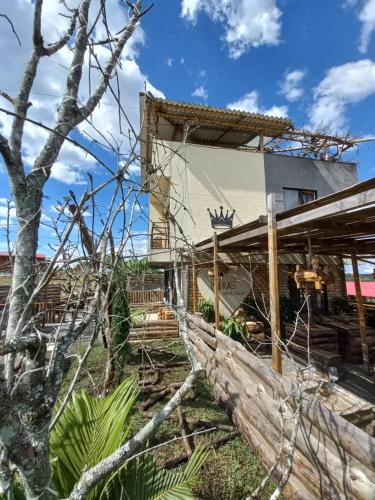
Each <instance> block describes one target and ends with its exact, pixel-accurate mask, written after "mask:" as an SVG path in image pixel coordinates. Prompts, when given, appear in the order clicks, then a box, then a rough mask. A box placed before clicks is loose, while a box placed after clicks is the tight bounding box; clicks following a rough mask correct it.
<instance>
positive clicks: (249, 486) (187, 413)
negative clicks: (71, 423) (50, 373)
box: [60, 339, 275, 500]
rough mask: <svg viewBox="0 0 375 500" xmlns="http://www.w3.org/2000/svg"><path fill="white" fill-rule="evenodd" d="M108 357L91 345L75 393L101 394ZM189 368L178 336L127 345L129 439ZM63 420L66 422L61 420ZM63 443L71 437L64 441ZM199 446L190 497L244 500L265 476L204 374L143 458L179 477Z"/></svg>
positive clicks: (263, 495)
mask: <svg viewBox="0 0 375 500" xmlns="http://www.w3.org/2000/svg"><path fill="white" fill-rule="evenodd" d="M84 350H85V346H84V345H81V346H75V354H78V355H82V354H83V352H84ZM106 357H107V353H106V350H105V349H104V348H103V347H102V346H100V345H97V346H95V347H94V348H93V349H92V351H91V353H90V355H89V356H88V359H87V362H86V364H85V367H84V369H83V371H82V372H81V376H80V379H79V380H78V382H77V384H76V387H75V395H77V394H79V393H80V392H81V391H82V390H84V391H87V394H88V395H90V396H91V397H95V398H98V397H99V396H100V393H101V390H102V387H103V383H104V372H105V365H106ZM72 360H73V361H72V363H71V366H70V368H69V371H68V372H67V374H66V375H65V378H64V383H63V387H62V394H61V397H62V398H63V394H64V393H65V392H66V391H67V389H68V387H69V385H70V382H71V380H72V378H73V377H74V374H75V372H76V368H77V363H76V361H75V360H74V358H72ZM189 370H190V365H189V364H188V362H187V358H186V354H185V350H184V348H183V346H182V343H181V341H180V340H178V339H177V340H172V339H161V340H160V341H157V342H153V343H152V344H149V345H148V346H147V347H141V346H140V345H135V344H133V345H132V346H131V347H130V348H129V349H128V351H127V355H126V359H125V362H124V370H123V373H122V375H121V376H122V381H120V384H123V383H124V382H123V380H133V381H135V384H136V386H137V389H136V391H137V392H138V391H139V392H138V395H137V397H135V398H134V403H133V404H132V405H131V410H130V411H129V414H128V415H127V416H126V418H125V419H124V426H123V428H124V429H125V428H126V429H127V436H128V437H130V436H131V435H133V434H134V433H136V432H137V431H138V430H139V429H141V428H142V427H143V426H144V425H145V424H146V423H147V422H148V420H149V418H150V417H152V416H153V415H154V414H155V412H157V410H158V409H160V408H161V407H162V406H163V405H164V404H165V403H166V401H167V400H168V399H169V398H170V397H171V394H172V393H173V390H174V389H175V388H177V387H179V385H181V384H182V382H183V381H184V380H185V378H186V376H187V374H188V372H189ZM125 384H126V382H125ZM114 391H115V392H116V389H114ZM75 397H76V396H73V402H74V400H75ZM107 397H108V396H107ZM109 397H110V396H109ZM61 422H64V419H63V418H62V420H61ZM117 430H119V429H117ZM182 436H184V438H182ZM60 442H61V440H60ZM66 442H69V440H66V439H65V440H64V443H66ZM200 445H204V447H205V450H207V455H205V456H204V457H203V459H202V460H201V462H199V460H198V465H197V467H196V470H195V471H194V473H193V474H192V476H191V481H188V485H189V488H190V487H191V493H192V495H193V497H196V498H200V499H207V500H208V499H212V498H215V499H219V500H230V499H245V498H247V497H248V496H249V495H251V493H252V492H254V491H255V490H256V488H257V487H258V486H259V484H260V483H261V481H262V479H263V478H264V476H265V471H264V469H263V468H262V466H261V464H260V463H259V461H258V460H257V458H256V457H255V456H254V454H253V453H252V452H251V449H250V448H249V446H248V444H247V443H246V442H245V441H244V440H243V439H242V438H241V437H240V435H239V434H238V432H237V431H236V429H235V428H234V427H233V425H232V423H231V421H230V419H229V418H228V416H227V415H226V413H225V412H224V411H223V410H221V409H220V408H219V407H218V405H217V403H216V402H215V400H214V398H213V396H212V393H211V387H210V384H209V382H208V381H207V379H206V378H205V377H201V378H198V380H197V383H196V384H195V386H194V388H193V390H192V391H190V394H189V395H188V397H187V398H186V399H185V401H184V402H183V403H182V405H181V407H180V409H179V410H178V411H176V412H175V413H174V414H172V416H171V418H170V419H169V420H167V421H166V422H164V423H163V424H162V426H161V427H160V428H159V430H158V431H157V432H156V433H155V434H154V435H153V437H152V439H151V440H150V441H149V442H148V445H147V448H148V449H151V450H152V451H150V452H147V454H146V455H145V456H146V457H149V456H150V455H151V456H152V457H153V458H154V459H155V460H156V464H157V468H158V470H161V471H168V472H169V473H170V474H173V476H177V475H178V474H181V473H183V471H186V469H187V466H186V463H187V462H188V458H189V455H191V453H192V452H193V450H194V449H195V450H197V451H198V452H199V450H200V449H201V448H200ZM189 447H190V452H189ZM197 451H196V452H195V453H197ZM135 460H136V459H135ZM130 463H131V462H130ZM167 482H168V481H167ZM274 487H275V485H274V484H273V482H272V481H271V482H269V483H268V484H267V486H266V487H265V489H264V490H263V491H262V492H261V493H260V494H259V496H257V498H269V496H270V493H271V492H272V491H273V489H274ZM185 495H186V493H185ZM142 498H143V497H142ZM145 498H189V496H181V497H178V495H177V493H176V496H168V495H167V494H164V496H163V495H161V496H157V497H156V496H153V495H151V496H146V497H145Z"/></svg>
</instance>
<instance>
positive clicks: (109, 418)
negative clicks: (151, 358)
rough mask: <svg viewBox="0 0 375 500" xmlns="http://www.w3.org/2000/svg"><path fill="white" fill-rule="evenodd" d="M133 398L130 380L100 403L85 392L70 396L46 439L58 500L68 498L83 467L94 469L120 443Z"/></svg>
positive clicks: (133, 386) (135, 393) (133, 385)
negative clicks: (47, 440) (48, 444)
mask: <svg viewBox="0 0 375 500" xmlns="http://www.w3.org/2000/svg"><path fill="white" fill-rule="evenodd" d="M137 396H138V388H137V384H136V381H135V379H134V378H133V377H130V378H128V379H125V380H124V381H123V383H122V384H120V385H119V386H118V387H117V388H116V389H115V391H114V392H113V393H112V394H111V395H109V396H107V397H105V398H102V399H99V398H94V397H91V396H90V395H89V394H88V393H87V392H86V391H85V390H82V391H80V392H75V393H73V396H72V399H71V401H70V402H69V403H68V404H67V406H66V408H65V410H64V413H63V414H62V416H61V417H60V419H59V421H58V423H57V424H56V426H55V427H54V429H53V431H52V433H51V437H50V455H51V461H52V467H53V481H54V487H55V488H56V490H57V491H58V493H59V495H61V497H63V498H65V497H68V496H69V495H70V493H71V491H72V489H73V487H74V485H75V484H76V482H77V481H78V480H79V478H80V477H81V475H82V471H83V469H84V468H85V467H86V468H87V467H92V466H94V465H96V464H97V463H99V462H100V461H101V460H102V459H103V458H106V457H107V456H109V455H111V454H112V453H113V452H114V451H115V450H117V448H119V447H120V446H121V445H122V444H123V443H124V441H125V440H126V438H127V435H128V433H129V425H127V424H128V422H127V420H128V417H129V414H130V412H131V411H132V409H133V408H134V404H135V402H136V400H137ZM101 488H102V485H98V486H97V487H96V488H95V489H94V490H93V492H92V493H91V494H90V496H89V498H96V497H97V496H98V492H99V491H100V489H101Z"/></svg>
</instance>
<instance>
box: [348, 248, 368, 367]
mask: <svg viewBox="0 0 375 500" xmlns="http://www.w3.org/2000/svg"><path fill="white" fill-rule="evenodd" d="M351 259H352V267H353V278H354V284H355V300H356V302H357V309H358V317H359V331H360V334H361V345H362V358H363V364H364V366H365V368H366V370H367V371H369V367H370V356H369V347H368V340H367V330H366V315H365V308H364V306H363V299H362V291H361V281H360V279H359V272H358V262H357V256H356V254H355V253H352V254H351Z"/></svg>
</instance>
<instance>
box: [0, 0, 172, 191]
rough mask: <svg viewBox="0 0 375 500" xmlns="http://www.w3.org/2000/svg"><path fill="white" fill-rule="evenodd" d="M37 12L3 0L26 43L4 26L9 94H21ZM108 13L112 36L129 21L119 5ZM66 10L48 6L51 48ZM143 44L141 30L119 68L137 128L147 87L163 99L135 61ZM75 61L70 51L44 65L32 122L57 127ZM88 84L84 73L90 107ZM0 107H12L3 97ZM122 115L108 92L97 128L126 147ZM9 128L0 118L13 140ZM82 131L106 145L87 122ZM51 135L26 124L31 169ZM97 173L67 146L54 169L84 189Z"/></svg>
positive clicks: (102, 54) (2, 83)
mask: <svg viewBox="0 0 375 500" xmlns="http://www.w3.org/2000/svg"><path fill="white" fill-rule="evenodd" d="M71 3H72V5H71V6H74V4H77V1H75V2H71ZM99 6H100V1H99V0H92V7H91V10H90V13H91V16H92V18H93V19H94V18H95V17H96V14H97V12H98V8H99ZM33 8H34V6H33V2H32V1H31V0H17V1H14V0H3V1H2V5H1V11H2V12H4V13H6V14H7V15H8V16H9V17H10V19H12V20H13V22H14V23H15V27H16V29H17V32H18V34H19V36H20V38H21V42H22V46H21V47H20V46H19V45H18V43H17V40H16V38H15V37H14V34H13V33H12V31H11V29H9V27H8V26H7V25H6V24H4V25H3V24H1V38H0V54H1V55H0V61H1V67H2V68H7V71H1V72H0V89H1V90H4V91H6V92H8V93H9V94H10V95H12V96H14V95H16V92H17V89H18V86H19V82H20V80H21V76H22V69H23V68H24V66H25V63H26V61H27V60H28V58H29V54H30V51H31V40H32V36H31V29H32V18H33ZM106 9H107V19H108V22H109V29H110V31H111V32H112V33H116V32H117V31H119V30H120V29H121V28H123V27H124V25H125V24H126V21H127V19H128V14H127V9H126V7H124V6H123V5H122V4H120V2H117V1H114V2H107V4H106ZM63 10H64V8H63V4H62V3H61V2H57V1H56V2H53V1H49V2H44V4H43V17H42V29H43V37H44V39H45V42H46V43H50V42H53V41H56V40H57V39H58V37H59V34H61V33H62V32H64V31H65V29H66V26H67V23H68V20H67V19H65V18H64V17H62V16H60V15H59V12H61V11H63ZM95 37H96V39H104V38H107V33H106V32H105V30H104V27H103V26H102V25H101V24H100V23H99V24H98V26H97V28H96V30H95ZM144 40H145V35H144V32H143V30H142V28H141V27H140V26H138V28H137V30H136V32H135V34H134V36H133V37H132V38H131V39H130V42H129V44H128V45H127V46H126V47H125V51H124V52H123V54H122V56H121V60H120V62H121V65H120V66H119V67H118V77H119V85H120V92H121V96H122V98H123V104H124V108H125V110H126V113H127V115H128V118H129V120H130V122H131V123H132V124H133V125H134V127H135V129H138V127H139V104H138V93H139V91H144V89H145V85H146V86H147V89H148V90H150V91H151V92H153V93H154V94H155V95H157V96H159V95H162V94H161V93H160V92H159V91H158V90H157V89H155V88H154V87H153V86H152V85H151V84H149V83H148V81H147V76H146V75H144V74H143V73H142V71H141V69H140V67H139V65H138V63H137V61H136V57H137V54H138V50H139V47H140V46H141V45H142V44H143V43H144ZM97 49H98V50H97V54H98V58H99V60H100V62H101V63H102V64H103V63H104V62H105V61H106V60H107V58H108V56H109V50H108V48H106V47H104V46H98V48H97ZM71 58H72V52H71V50H70V49H69V48H67V47H65V48H64V49H62V50H61V51H59V52H58V53H57V54H55V55H54V56H52V57H50V58H44V59H42V60H41V62H40V66H39V70H38V73H37V77H36V80H35V84H34V88H33V90H32V93H31V101H32V106H31V108H30V109H29V117H30V118H32V119H34V120H36V121H38V122H42V123H43V124H45V125H47V126H53V125H54V122H55V119H56V115H57V107H58V105H59V102H60V100H61V96H62V94H63V91H64V85H65V82H66V75H67V68H68V67H69V65H70V62H71ZM14 60H16V61H17V64H14ZM98 77H99V73H97V74H95V73H92V74H91V85H92V88H94V86H95V83H96V82H97V81H98ZM114 81H115V80H112V82H114ZM88 82H89V79H88V73H87V71H85V72H84V75H83V78H82V82H81V86H80V91H79V98H80V101H81V102H82V103H84V102H86V100H87V98H88V96H89V85H88ZM114 87H116V85H114ZM0 103H1V105H2V106H3V107H8V108H9V109H10V104H9V103H8V102H7V101H4V100H3V99H2V98H0ZM117 116H118V113H117V106H116V101H115V98H114V97H113V96H112V94H111V93H110V92H107V93H106V95H105V96H104V97H103V100H102V102H101V103H100V106H98V107H97V109H96V110H95V112H94V114H93V117H92V119H93V123H94V125H95V126H97V128H98V129H99V130H100V132H101V133H103V134H105V135H106V136H107V137H108V138H109V139H110V140H111V141H112V139H111V134H112V136H113V137H114V138H115V139H116V140H118V141H119V142H122V143H124V144H126V141H125V137H124V135H123V134H122V133H120V129H119V125H118V119H117ZM122 127H123V131H124V132H125V134H126V133H127V130H128V125H127V123H126V121H125V119H123V123H122ZM10 128H11V118H9V117H6V116H4V115H2V114H0V129H1V130H2V132H3V133H4V135H6V136H8V135H9V132H10ZM79 130H80V131H81V132H83V131H87V132H88V133H89V134H90V135H91V136H92V137H94V138H95V139H98V140H100V141H103V139H102V138H101V137H100V134H98V133H97V132H95V130H94V129H93V128H92V127H91V126H90V125H89V124H88V123H84V124H82V125H81V126H80V127H79ZM47 134H48V133H47V132H46V131H45V130H43V129H42V128H39V127H37V126H34V125H31V124H29V123H27V124H26V126H25V133H24V143H23V154H24V159H25V163H26V164H27V165H28V166H30V165H31V164H32V163H33V161H34V159H35V157H36V156H37V155H38V153H39V151H40V149H41V147H42V146H43V144H44V142H45V140H46V137H47ZM124 147H126V146H124ZM95 168H97V164H96V161H95V160H94V159H93V158H92V157H90V156H89V155H86V154H85V153H84V152H83V151H82V150H80V149H77V148H76V147H75V146H73V145H72V144H69V143H67V142H66V143H65V145H64V147H63V149H62V151H61V153H60V155H59V158H58V162H57V164H56V165H55V166H54V167H53V170H52V173H51V177H52V178H55V179H57V180H59V181H61V182H65V183H67V184H80V183H82V182H84V179H85V174H86V172H87V171H90V170H93V169H95Z"/></svg>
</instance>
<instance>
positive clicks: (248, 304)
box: [241, 297, 264, 321]
mask: <svg viewBox="0 0 375 500" xmlns="http://www.w3.org/2000/svg"><path fill="white" fill-rule="evenodd" d="M241 307H242V308H243V309H244V310H245V314H246V316H254V318H256V319H257V320H258V321H262V320H264V317H263V315H262V313H261V311H259V308H258V306H257V304H256V301H255V299H254V298H253V297H246V299H245V300H244V301H243V302H242V303H241Z"/></svg>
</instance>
